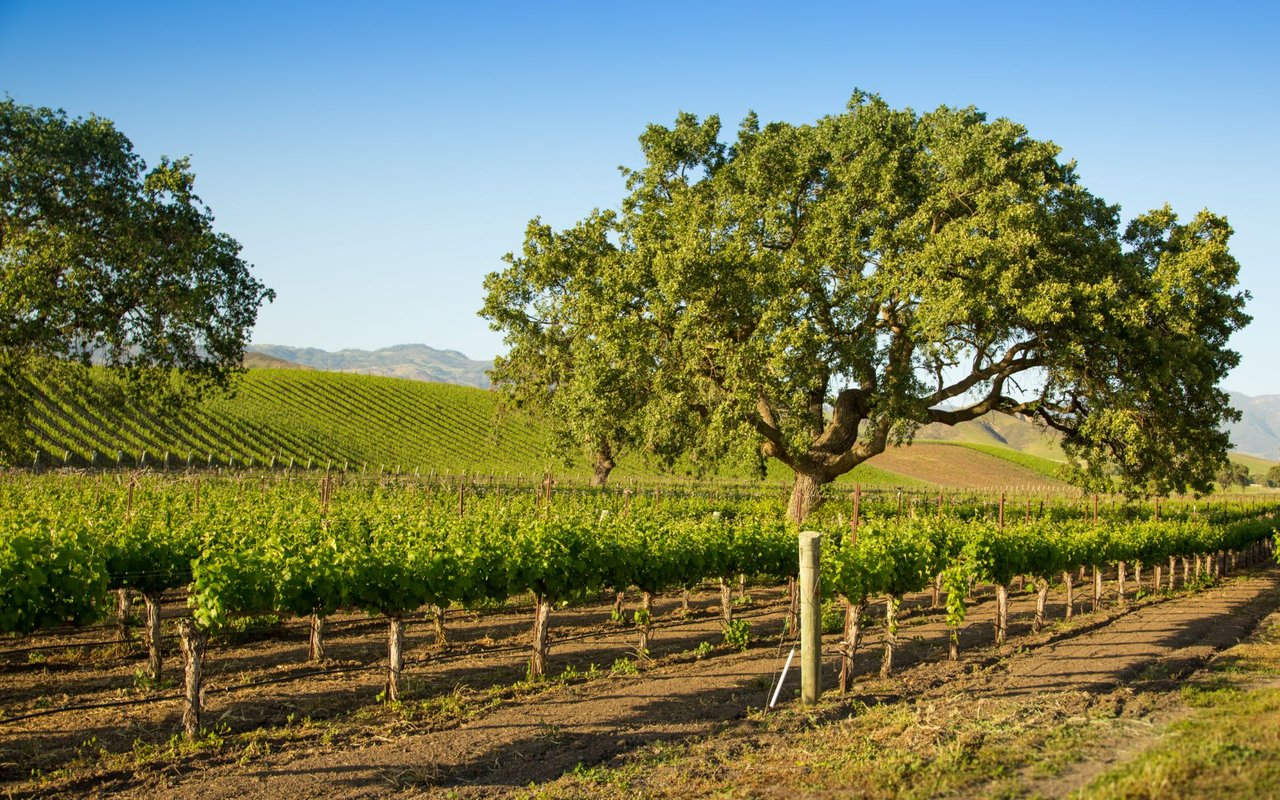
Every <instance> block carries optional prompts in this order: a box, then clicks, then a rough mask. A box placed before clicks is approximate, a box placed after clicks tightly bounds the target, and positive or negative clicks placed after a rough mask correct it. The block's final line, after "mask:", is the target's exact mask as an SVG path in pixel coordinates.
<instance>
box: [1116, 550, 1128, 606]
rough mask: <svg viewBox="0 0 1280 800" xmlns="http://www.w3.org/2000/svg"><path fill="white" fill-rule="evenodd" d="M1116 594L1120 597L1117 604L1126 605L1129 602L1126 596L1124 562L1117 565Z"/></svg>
mask: <svg viewBox="0 0 1280 800" xmlns="http://www.w3.org/2000/svg"><path fill="white" fill-rule="evenodd" d="M1116 594H1117V595H1118V597H1117V598H1116V602H1117V603H1118V604H1119V605H1124V604H1125V603H1127V602H1129V601H1128V599H1127V598H1126V597H1125V594H1124V562H1123V561H1121V562H1120V563H1119V564H1117V565H1116Z"/></svg>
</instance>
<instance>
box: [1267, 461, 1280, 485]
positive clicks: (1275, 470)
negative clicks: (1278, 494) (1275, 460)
mask: <svg viewBox="0 0 1280 800" xmlns="http://www.w3.org/2000/svg"><path fill="white" fill-rule="evenodd" d="M1267 486H1269V487H1271V488H1272V489H1275V488H1280V464H1277V465H1275V466H1274V467H1272V468H1271V469H1269V470H1267Z"/></svg>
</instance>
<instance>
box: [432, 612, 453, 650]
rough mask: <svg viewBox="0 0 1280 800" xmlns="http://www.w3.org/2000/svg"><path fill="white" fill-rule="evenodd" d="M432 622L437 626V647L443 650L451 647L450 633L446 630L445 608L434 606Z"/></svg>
mask: <svg viewBox="0 0 1280 800" xmlns="http://www.w3.org/2000/svg"><path fill="white" fill-rule="evenodd" d="M431 609H432V615H431V616H432V620H431V621H432V622H433V623H434V624H435V632H436V647H439V648H441V649H443V648H445V647H448V646H449V633H448V631H446V630H445V627H444V622H445V607H444V606H432V607H431Z"/></svg>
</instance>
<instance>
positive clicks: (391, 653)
mask: <svg viewBox="0 0 1280 800" xmlns="http://www.w3.org/2000/svg"><path fill="white" fill-rule="evenodd" d="M387 621H388V629H387V702H388V703H395V702H398V701H399V700H400V675H401V673H402V672H404V620H403V619H401V618H400V617H390V618H389V619H388V620H387Z"/></svg>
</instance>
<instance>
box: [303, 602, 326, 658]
mask: <svg viewBox="0 0 1280 800" xmlns="http://www.w3.org/2000/svg"><path fill="white" fill-rule="evenodd" d="M307 660H308V661H324V616H323V615H322V614H320V613H319V612H317V611H312V612H311V639H310V641H309V642H308V646H307Z"/></svg>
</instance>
